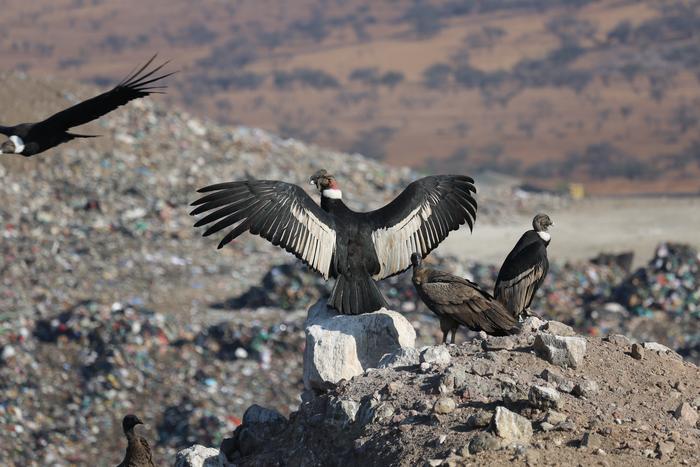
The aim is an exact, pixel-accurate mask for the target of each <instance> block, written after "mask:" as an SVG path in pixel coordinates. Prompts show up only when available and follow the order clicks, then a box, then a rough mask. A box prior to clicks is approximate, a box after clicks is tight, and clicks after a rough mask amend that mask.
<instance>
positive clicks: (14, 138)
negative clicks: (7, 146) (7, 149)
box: [10, 135, 24, 154]
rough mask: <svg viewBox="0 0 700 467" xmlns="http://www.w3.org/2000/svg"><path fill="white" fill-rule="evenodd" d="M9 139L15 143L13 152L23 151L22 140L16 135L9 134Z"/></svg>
mask: <svg viewBox="0 0 700 467" xmlns="http://www.w3.org/2000/svg"><path fill="white" fill-rule="evenodd" d="M10 141H12V144H14V145H15V154H19V153H21V152H22V151H24V140H23V139H22V138H20V137H19V136H17V135H12V136H10Z"/></svg>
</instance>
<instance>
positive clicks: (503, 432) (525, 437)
mask: <svg viewBox="0 0 700 467" xmlns="http://www.w3.org/2000/svg"><path fill="white" fill-rule="evenodd" d="M491 426H492V428H493V431H494V432H495V433H496V435H497V436H498V437H499V438H501V439H502V440H503V441H504V442H505V443H507V444H510V443H518V444H528V443H529V442H530V439H531V438H532V423H530V420H528V419H527V418H525V417H523V416H521V415H518V414H516V413H514V412H511V411H510V410H508V409H506V408H505V407H496V413H495V414H494V415H493V419H492V420H491Z"/></svg>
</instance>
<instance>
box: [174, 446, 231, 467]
mask: <svg viewBox="0 0 700 467" xmlns="http://www.w3.org/2000/svg"><path fill="white" fill-rule="evenodd" d="M224 457H225V456H224V454H223V453H219V450H218V449H214V448H208V447H205V446H202V445H199V444H195V445H194V446H192V447H189V448H187V449H183V450H182V451H180V452H178V453H177V455H176V456H175V467H224V466H225V465H226V460H225V459H224Z"/></svg>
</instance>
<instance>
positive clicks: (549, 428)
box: [540, 421, 554, 431]
mask: <svg viewBox="0 0 700 467" xmlns="http://www.w3.org/2000/svg"><path fill="white" fill-rule="evenodd" d="M540 429H541V430H542V431H552V430H553V429H554V425H552V424H551V423H549V422H547V421H544V422H540Z"/></svg>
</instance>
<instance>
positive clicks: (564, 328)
mask: <svg viewBox="0 0 700 467" xmlns="http://www.w3.org/2000/svg"><path fill="white" fill-rule="evenodd" d="M541 329H542V330H544V331H547V332H548V333H550V334H554V335H556V336H575V335H576V331H574V328H572V327H571V326H569V325H566V324H564V323H560V322H559V321H547V323H546V324H545V325H544V326H542V328H541Z"/></svg>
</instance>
